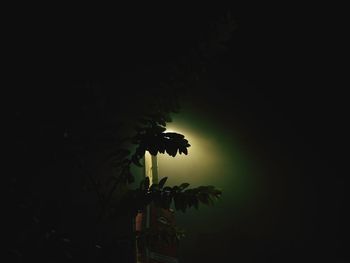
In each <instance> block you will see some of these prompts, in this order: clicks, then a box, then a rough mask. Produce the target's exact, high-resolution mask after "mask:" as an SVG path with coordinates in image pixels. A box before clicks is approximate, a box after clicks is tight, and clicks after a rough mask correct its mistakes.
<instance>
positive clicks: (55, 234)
mask: <svg viewBox="0 0 350 263" xmlns="http://www.w3.org/2000/svg"><path fill="white" fill-rule="evenodd" d="M225 25H226V28H225ZM219 28H221V29H220V30H221V31H220V30H219ZM233 28H234V24H233V23H232V19H231V17H230V16H227V17H225V19H224V20H223V21H220V23H219V24H218V30H217V33H216V34H215V36H214V37H213V36H210V38H209V40H210V41H204V42H202V43H201V44H200V45H199V46H200V47H199V48H198V51H197V52H193V53H192V55H191V56H192V57H191V56H188V59H187V60H186V59H185V60H180V61H179V62H176V63H175V64H174V63H173V64H171V65H170V66H169V65H168V66H166V67H164V68H165V72H163V71H162V72H161V73H160V74H159V75H155V76H154V79H153V80H154V82H152V83H147V85H153V84H154V83H158V84H157V85H159V88H158V89H155V90H152V92H153V93H152V94H151V96H149V97H151V99H150V100H148V101H146V105H140V101H137V102H135V103H133V105H131V104H132V103H130V105H129V104H128V108H127V109H124V108H118V107H119V106H120V105H125V103H124V104H123V103H120V105H119V104H118V101H117V102H116V101H114V99H115V98H118V97H120V91H119V90H117V91H115V90H113V89H110V88H108V89H107V90H106V93H105V94H102V92H101V93H99V92H100V91H99V90H98V88H96V87H94V86H93V85H92V84H91V83H92V82H86V83H85V84H82V85H80V84H79V85H80V86H79V85H76V86H78V88H76V89H74V88H72V89H71V90H69V92H67V94H64V92H59V93H58V94H60V93H63V95H61V96H62V98H61V97H58V98H52V100H50V99H51V96H53V95H50V99H47V101H48V102H46V103H44V104H40V103H38V104H37V105H36V101H39V99H38V100H34V101H29V102H27V104H26V106H27V108H26V106H22V109H20V110H18V112H19V114H22V116H23V117H21V118H22V119H21V121H18V120H17V119H16V122H18V123H16V125H17V126H16V127H17V128H16V129H14V130H15V133H16V136H17V133H18V134H19V135H20V136H19V135H18V136H17V137H20V138H19V139H18V142H16V143H17V144H15V145H14V149H16V150H18V152H19V153H18V154H17V155H15V156H16V157H15V158H14V163H13V167H15V168H14V172H13V174H14V176H11V177H10V178H9V182H8V187H7V189H6V190H7V191H8V196H9V204H8V206H9V211H8V213H7V216H8V225H9V226H10V227H9V232H10V234H9V238H8V246H9V249H8V252H9V253H10V254H11V258H13V259H14V260H18V261H23V260H24V261H25V260H28V261H31V260H33V261H34V260H35V261H36V262H71V261H72V260H73V259H74V260H75V259H79V260H84V261H85V262H94V259H96V262H97V261H98V260H97V258H100V256H99V255H98V253H100V254H101V253H103V254H104V253H106V252H98V251H107V250H108V242H109V241H106V242H105V243H103V242H102V241H101V240H100V239H99V237H98V235H97V232H98V231H99V227H100V225H103V224H106V221H108V220H112V222H114V221H113V220H115V219H117V218H120V217H123V216H126V217H128V218H129V219H131V218H133V217H134V216H135V215H136V213H137V212H138V211H140V210H142V209H144V207H145V206H147V205H149V204H152V205H155V206H158V207H161V208H163V209H169V208H171V207H173V208H174V209H175V210H178V211H182V212H186V211H187V209H190V208H195V209H198V208H199V205H200V204H204V205H210V204H212V203H213V201H215V200H216V199H218V198H219V197H220V195H221V191H220V190H218V189H216V188H215V187H214V186H200V187H197V188H189V184H188V183H182V184H181V185H178V186H166V184H165V183H166V180H167V178H166V177H164V178H162V179H161V180H160V181H159V183H158V184H152V185H150V182H149V178H145V179H144V180H143V181H142V182H141V184H140V186H139V187H138V188H136V189H129V187H128V185H130V184H131V183H132V182H134V181H135V177H134V175H133V174H132V173H131V168H132V165H137V166H142V162H141V161H142V158H143V156H144V154H145V152H146V151H148V152H150V153H151V154H152V155H157V154H168V155H170V156H172V157H175V156H176V155H177V154H185V155H187V154H188V147H190V144H189V142H188V141H187V140H186V139H185V136H184V135H182V134H178V133H173V132H166V123H167V122H170V121H171V114H172V113H176V112H179V103H178V102H177V100H176V98H177V96H178V94H177V93H176V92H175V91H181V90H182V89H181V88H182V87H183V86H184V85H191V84H192V81H193V80H195V79H196V78H198V74H200V72H202V70H203V68H205V66H206V65H207V63H209V61H210V59H211V58H212V57H213V56H214V55H215V54H217V53H218V52H221V47H220V45H221V44H222V43H223V42H224V41H226V40H227V39H226V37H225V36H227V34H229V33H230V32H231V31H232V30H233ZM225 39H226V40H225ZM163 73H165V74H163ZM164 76H168V78H166V77H164ZM159 80H161V81H159ZM143 81H144V80H142V81H141V83H137V84H144V83H143ZM67 83H69V82H67ZM67 83H64V82H63V83H59V85H58V90H60V91H62V90H61V88H62V87H63V86H65V85H66V86H67ZM45 84H46V83H45ZM68 86H70V84H69V85H68ZM107 86H108V87H112V86H113V85H110V84H109V85H107ZM82 87H83V88H82ZM113 87H114V86H113ZM45 88H47V87H46V85H45ZM46 90H48V89H46ZM110 90H112V91H110ZM124 91H126V88H125V87H124ZM46 92H48V91H46ZM139 93H140V94H137V95H135V94H133V93H132V91H129V94H131V95H132V96H130V98H131V99H134V98H135V97H137V96H139V97H142V98H143V96H144V95H145V94H143V93H142V91H139ZM45 94H47V93H45ZM34 97H36V94H35V95H34ZM53 97H54V96H53ZM149 97H148V98H149ZM63 98H64V100H63ZM25 99H27V98H25ZM122 99H123V98H121V99H120V100H122ZM52 102H55V103H52ZM63 102H64V103H63ZM119 102H120V101H119ZM14 108H15V107H14ZM28 109H30V110H28ZM132 110H134V111H135V112H136V114H135V116H136V121H135V122H134V123H133V125H134V126H133V131H134V133H133V134H130V130H129V131H128V132H126V133H123V132H121V130H122V129H123V127H124V126H123V125H124V124H125V123H124V122H123V121H124V120H122V121H120V119H123V118H122V117H124V116H122V114H123V113H125V112H126V111H132ZM20 111H21V112H20ZM118 114H119V115H118ZM115 115H117V117H115ZM33 116H34V117H33ZM101 116H103V118H101ZM135 116H134V115H133V116H132V117H135ZM119 117H120V118H119ZM129 117H130V116H127V117H125V119H129ZM118 118H119V119H118ZM27 119H30V121H31V123H32V124H31V126H28V122H30V121H28V120H27ZM43 120H44V121H43ZM23 131H25V132H26V133H24V132H23ZM21 132H22V133H21ZM125 134H127V135H128V136H124V135H125ZM21 136H23V138H22V137H21ZM16 139H17V138H16ZM130 145H132V146H130ZM97 157H98V158H97ZM96 160H98V161H96ZM92 161H96V163H98V165H101V164H102V163H105V162H107V163H108V164H110V165H111V166H112V167H113V168H114V169H115V173H114V174H113V176H111V177H110V178H108V180H107V181H106V182H103V181H102V179H101V178H99V177H97V176H96V170H94V167H95V166H94V165H95V163H92ZM18 163H20V165H19V164H18ZM96 166H97V165H96ZM116 196H117V197H118V198H116ZM79 202H81V203H84V202H85V203H86V204H85V203H84V204H83V205H81V203H79ZM80 206H81V207H83V206H84V209H83V208H81V207H80ZM95 210H96V211H95ZM95 212H96V213H95ZM157 231H158V232H157ZM157 231H155V230H154V229H147V230H146V233H142V234H141V236H142V237H145V240H151V239H154V238H155V237H157V238H159V237H165V240H173V241H174V240H178V239H179V238H181V237H183V231H182V230H181V229H179V228H177V227H175V228H174V227H171V226H164V228H163V229H161V230H160V232H159V229H158V230H157ZM164 233H166V234H164ZM146 237H147V238H146ZM130 242H131V243H130V244H129V243H128V246H129V247H131V248H133V244H132V241H130ZM101 247H102V249H101ZM120 247H121V250H122V249H123V247H122V246H120ZM113 249H114V250H115V247H113ZM113 249H112V250H113ZM75 262H76V261H75Z"/></svg>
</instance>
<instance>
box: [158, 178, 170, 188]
mask: <svg viewBox="0 0 350 263" xmlns="http://www.w3.org/2000/svg"><path fill="white" fill-rule="evenodd" d="M167 179H168V177H163V178H162V179H161V180H160V181H159V183H158V185H159V188H160V189H162V188H163V186H164V184H165V182H166V180H167Z"/></svg>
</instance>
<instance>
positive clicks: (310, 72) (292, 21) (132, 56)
mask: <svg viewBox="0 0 350 263" xmlns="http://www.w3.org/2000/svg"><path fill="white" fill-rule="evenodd" d="M227 10H230V11H231V13H232V17H233V18H234V19H235V20H236V22H237V24H238V28H237V30H236V31H235V32H234V33H233V36H232V39H231V40H230V41H229V42H228V43H227V46H228V48H229V50H228V51H227V53H226V54H225V55H222V56H220V57H219V58H218V59H217V60H216V61H215V63H216V64H215V65H214V66H213V67H212V68H210V72H209V73H208V79H209V81H210V82H211V83H212V85H208V87H210V88H207V89H206V90H203V91H202V92H198V91H199V90H198V89H193V93H191V92H192V91H191V90H190V91H189V92H190V94H196V95H192V96H193V97H192V100H193V101H192V102H193V105H195V107H197V109H203V111H204V112H207V113H208V112H209V113H210V114H212V115H214V116H217V119H218V120H222V122H224V123H225V125H226V127H227V129H232V130H236V129H237V127H236V126H235V127H233V126H232V125H231V123H232V120H233V119H234V120H235V123H237V122H236V120H238V123H240V127H239V128H238V130H239V132H240V133H241V134H246V136H247V137H253V138H255V139H254V142H251V141H250V142H249V141H248V142H247V145H248V146H247V147H250V149H253V150H254V151H255V152H256V154H257V155H259V153H261V156H262V163H265V164H266V173H267V172H269V173H270V175H269V178H268V181H269V182H270V183H271V185H272V186H275V188H274V189H277V188H278V184H280V183H286V182H288V187H287V189H288V193H289V194H290V195H286V194H285V193H284V192H281V193H279V192H278V191H272V192H271V193H270V196H269V198H268V200H269V201H270V202H271V203H270V206H269V210H268V211H267V213H269V214H270V215H271V216H272V217H273V216H274V215H275V216H276V217H278V218H282V220H281V221H278V223H277V224H276V228H275V231H274V232H273V233H271V236H270V238H269V239H268V240H267V241H266V242H264V243H259V242H258V241H256V240H254V239H253V238H251V239H250V238H249V237H246V236H244V235H243V236H238V237H234V238H232V239H229V238H227V237H224V236H218V237H211V238H209V239H210V240H208V242H218V243H220V240H222V241H223V242H226V244H225V248H226V249H230V245H228V244H227V242H228V243H229V244H231V243H232V247H235V246H236V247H237V246H238V247H239V248H240V251H245V253H246V254H244V253H238V254H237V256H236V260H238V261H237V262H277V261H278V262H294V261H296V260H298V261H299V262H304V261H305V262H316V261H318V260H320V259H324V258H326V259H329V260H330V261H331V262H345V256H346V255H345V253H346V248H345V241H346V237H347V235H346V233H347V232H346V228H347V226H346V225H347V220H346V218H345V210H346V206H345V188H346V184H345V177H346V175H347V174H346V170H344V169H345V165H344V164H345V162H346V159H345V156H346V155H345V154H346V150H347V149H346V147H345V146H344V145H345V135H346V132H345V126H346V122H347V115H346V110H345V109H346V106H347V105H346V103H347V100H346V97H345V94H344V85H343V84H342V83H341V81H340V79H339V78H338V72H337V71H336V70H335V68H334V67H333V65H336V61H335V60H334V58H335V57H337V52H336V47H335V45H334V43H335V42H337V41H338V38H337V37H336V35H337V32H336V29H335V27H334V26H330V20H332V19H333V18H330V13H327V11H324V10H323V12H321V13H320V12H318V11H317V8H316V7H315V8H314V9H313V8H312V9H309V8H304V7H289V6H288V7H285V6H283V7H282V6H249V7H247V6H242V5H239V4H237V5H233V6H230V7H229V8H228V7H212V6H211V7H203V8H198V9H191V10H189V9H184V8H164V9H163V10H161V11H156V10H153V11H151V12H145V11H144V12H141V11H135V12H134V11H132V12H131V11H129V12H125V13H124V15H119V14H118V15H115V16H112V15H107V16H105V17H104V18H103V19H102V20H99V21H98V23H97V22H96V20H95V19H91V20H89V19H87V18H84V19H77V20H78V21H75V22H77V23H72V26H71V27H69V28H70V30H67V31H65V30H64V29H63V30H62V29H61V24H60V23H59V22H57V23H52V24H51V23H50V26H44V25H43V24H44V23H43V21H38V25H40V27H39V28H38V29H37V30H29V28H27V25H25V23H23V26H21V30H22V31H23V34H22V35H21V34H20V36H21V37H20V39H21V40H26V42H25V43H26V44H19V47H20V48H18V52H19V53H20V54H23V55H20V57H21V59H23V58H24V59H23V63H19V62H15V63H17V64H22V65H24V67H25V68H26V69H27V70H25V73H26V74H25V76H26V77H24V74H23V75H22V74H20V76H18V78H17V80H18V81H17V80H16V81H14V82H13V83H15V84H13V83H12V84H13V86H14V87H15V88H18V86H19V85H21V86H22V87H23V84H25V86H26V87H29V89H26V87H25V88H24V89H23V90H25V91H24V92H23V93H20V94H23V96H18V97H19V101H20V104H21V103H22V102H23V101H26V102H27V103H28V105H34V104H35V102H37V101H45V100H41V99H40V98H42V97H43V98H45V96H52V97H55V96H56V94H59V95H58V96H57V98H65V95H64V94H60V92H57V93H51V92H50V88H49V87H50V86H51V87H52V86H53V87H54V88H55V89H53V90H55V92H56V91H60V88H59V87H60V85H65V84H66V83H70V82H69V81H67V82H66V81H61V79H62V76H63V75H64V74H63V73H61V72H62V71H66V70H67V69H68V70H69V71H70V72H72V73H73V77H74V78H78V79H79V78H81V76H80V75H79V74H78V73H77V72H80V71H81V70H82V69H84V70H85V69H87V70H89V72H92V73H90V74H93V75H95V74H97V75H99V74H102V75H104V74H108V77H107V78H111V75H110V74H111V73H112V74H114V75H112V78H113V77H115V76H116V75H118V76H119V75H120V74H122V75H123V74H124V72H128V74H129V75H127V76H130V78H137V72H138V71H137V70H138V69H139V68H144V67H147V65H162V64H163V63H167V62H169V61H172V60H176V59H178V58H179V57H180V56H181V55H183V54H185V55H186V54H188V53H190V52H191V49H192V48H195V47H196V44H197V42H198V40H200V39H202V38H203V37H204V36H205V35H206V34H207V32H208V31H207V30H208V28H210V26H211V24H212V23H213V22H215V21H216V20H217V18H218V17H220V16H221V14H225V13H226V12H227ZM317 13H318V14H319V15H316V14H317ZM332 22H335V24H337V22H336V21H335V20H332ZM97 24H98V25H97ZM114 25H115V26H114ZM332 25H333V24H332ZM42 40H44V42H43V41H42ZM20 42H21V41H18V42H17V43H20ZM95 43H96V44H95ZM36 69H37V70H36ZM134 73H135V74H134ZM53 75H54V76H53ZM52 76H53V77H52ZM124 76H125V75H124ZM46 77H47V78H48V80H44V79H45V78H46ZM88 77H91V76H88ZM52 78H54V79H55V80H53V79H52ZM52 83H54V84H52ZM214 86H215V90H212V87H214ZM37 87H40V91H38V92H32V91H33V90H36V88H37ZM46 87H48V89H46ZM144 88H147V86H144V87H142V86H140V87H137V88H135V90H138V89H144ZM16 90H17V89H16ZM21 90H22V89H21ZM42 90H45V91H44V92H42ZM124 92H125V91H121V93H124ZM28 95H30V96H29V97H27V96H28ZM28 98H30V99H28ZM140 99H142V98H140ZM31 100H32V101H31ZM57 101H59V100H58V99H57V100H56V102H57ZM131 104H132V103H131V102H130V103H126V105H127V106H128V105H131ZM21 105H22V106H23V104H21ZM44 105H45V103H44ZM46 106H50V105H46ZM34 108H35V111H34V112H35V113H38V112H40V108H41V109H42V107H37V108H36V107H34ZM42 114H43V115H45V114H44V113H42ZM66 114H69V113H66ZM36 121H40V118H38V119H37V120H36ZM29 126H30V125H29ZM27 127H28V126H27ZM266 151H267V152H268V154H266ZM281 155H283V156H287V157H288V159H289V160H290V163H293V169H294V171H295V170H298V173H293V172H290V173H286V174H280V171H281V170H285V169H283V168H285V167H284V166H287V164H285V163H283V162H280V163H279V162H278V160H280V156H281ZM272 163H274V165H275V167H276V168H275V170H271V169H270V168H269V167H271V164H272ZM290 163H288V165H289V164H290ZM279 195H283V198H282V200H283V202H285V204H284V205H283V204H282V205H281V206H282V207H284V208H283V209H282V210H278V209H274V207H275V206H276V207H281V206H280V205H277V203H278V202H279ZM281 202H282V201H281ZM296 207H297V209H296ZM290 211H297V213H298V215H297V216H295V218H297V220H300V223H299V224H298V226H299V227H298V228H297V229H296V231H297V232H298V235H296V237H295V238H293V239H289V236H288V235H284V234H283V233H285V232H284V231H287V230H286V229H285V228H287V227H288V225H289V224H288V222H289V221H290V220H294V219H295V218H291V217H290ZM229 212H230V211H228V213H229ZM203 220H205V219H203ZM242 224H244V223H242ZM234 227H236V228H239V226H234ZM214 238H215V239H216V240H212V239H214ZM200 247H203V248H205V247H206V246H205V245H203V244H201V245H200ZM208 247H209V246H208ZM194 251H195V248H194ZM248 254H250V255H253V256H251V257H248V256H247V257H245V255H248ZM233 258H234V256H233ZM202 260H203V259H202ZM249 260H251V261H249ZM253 260H256V261H253ZM341 260H343V261H341ZM208 262H209V261H208Z"/></svg>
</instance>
